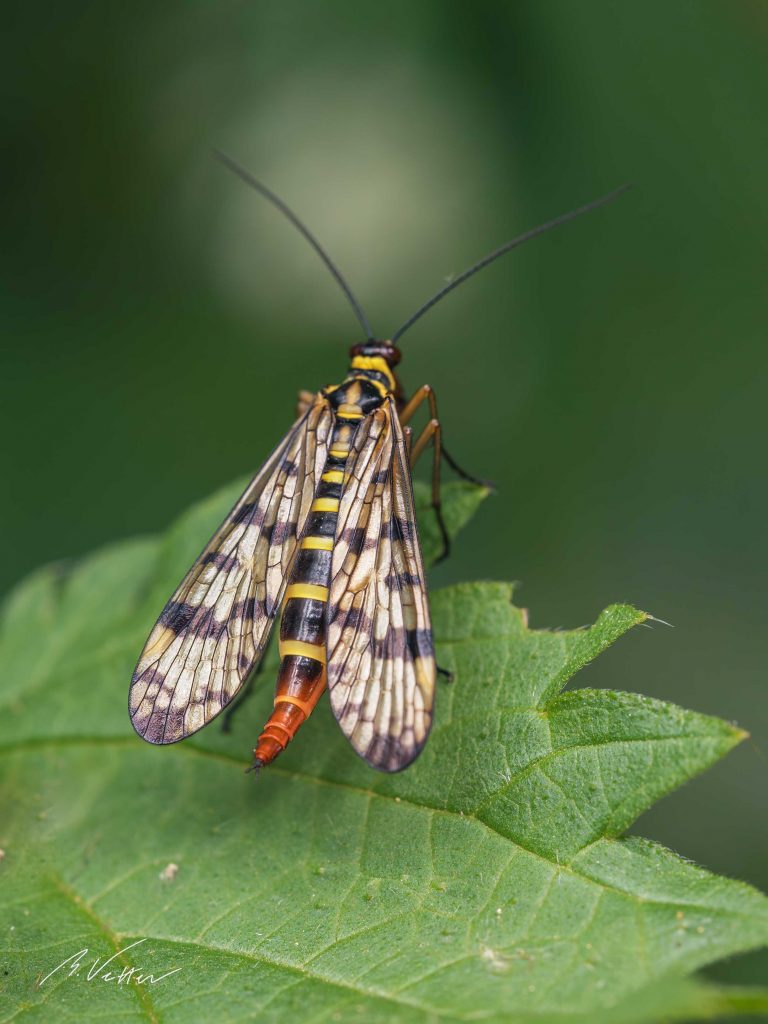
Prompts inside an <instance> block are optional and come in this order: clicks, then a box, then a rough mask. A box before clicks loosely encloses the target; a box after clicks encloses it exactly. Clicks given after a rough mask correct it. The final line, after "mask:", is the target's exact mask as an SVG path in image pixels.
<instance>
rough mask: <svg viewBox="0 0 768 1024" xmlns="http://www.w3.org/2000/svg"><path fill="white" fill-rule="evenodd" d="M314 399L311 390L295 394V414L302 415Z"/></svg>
mask: <svg viewBox="0 0 768 1024" xmlns="http://www.w3.org/2000/svg"><path fill="white" fill-rule="evenodd" d="M314 400H315V394H314V392H313V391H304V390H302V391H300V392H299V393H298V395H296V415H297V416H303V415H304V413H305V412H306V411H307V409H309V407H310V405H312V403H313V402H314Z"/></svg>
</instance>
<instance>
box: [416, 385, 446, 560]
mask: <svg viewBox="0 0 768 1024" xmlns="http://www.w3.org/2000/svg"><path fill="white" fill-rule="evenodd" d="M425 386H428V385H425ZM440 435H441V427H440V420H437V419H431V420H430V421H429V423H428V424H427V425H426V427H424V429H423V430H422V432H421V434H420V435H419V438H418V440H417V441H416V443H415V444H414V445H413V447H412V448H411V455H410V458H411V469H413V467H414V466H415V465H416V462H417V460H418V458H419V456H420V455H421V453H422V452H423V451H424V449H425V448H426V447H427V445H428V444H429V442H430V441H431V442H432V451H433V458H432V508H433V509H434V510H435V515H436V516H437V523H438V526H439V527H440V535H441V537H442V540H443V553H442V554H441V555H440V557H439V558H438V562H442V560H443V559H444V558H447V557H448V555H449V554H450V550H451V539H450V537H449V536H448V530H447V529H446V526H445V520H444V519H443V510H442V506H441V502H440V461H441V455H442V450H441V444H440Z"/></svg>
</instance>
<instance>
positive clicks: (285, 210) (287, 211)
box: [213, 149, 373, 341]
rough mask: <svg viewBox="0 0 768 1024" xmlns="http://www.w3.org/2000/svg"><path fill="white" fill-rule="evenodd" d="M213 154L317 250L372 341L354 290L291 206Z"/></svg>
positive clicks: (232, 162)
mask: <svg viewBox="0 0 768 1024" xmlns="http://www.w3.org/2000/svg"><path fill="white" fill-rule="evenodd" d="M213 154H214V156H215V157H216V159H217V160H219V161H221V163H223V164H224V166H225V167H228V168H229V170H230V171H232V172H233V174H236V175H237V176H238V178H240V179H241V180H242V181H244V182H245V183H246V185H250V186H251V188H254V189H256V191H257V192H258V193H259V194H260V195H262V196H264V198H265V199H268V200H269V202H270V203H272V205H273V206H276V207H277V208H278V210H279V211H280V212H281V213H282V214H284V215H285V216H286V217H287V218H288V220H289V221H290V222H291V224H293V226H294V227H295V228H296V229H297V230H298V231H300V232H301V234H302V235H303V236H304V237H305V238H306V240H307V241H308V242H309V244H310V245H311V246H312V248H313V249H314V250H315V252H316V253H317V255H318V256H319V257H320V259H321V260H322V261H323V263H324V264H325V265H326V267H328V269H329V270H330V272H331V273H332V274H333V276H334V277H335V278H336V281H337V283H338V285H339V287H340V288H341V290H342V291H343V292H344V294H345V295H346V296H347V299H348V300H349V304H350V306H351V307H352V309H353V310H354V311H355V316H356V317H357V319H358V320H359V321H360V326H361V327H362V328H363V330H364V331H365V336H366V338H367V339H368V341H372V340H373V331H372V330H371V326H370V324H369V323H368V318H367V317H366V315H365V313H364V312H363V310H362V307H361V306H360V303H359V302H358V301H357V299H356V298H355V296H354V295H353V294H352V289H351V288H350V287H349V285H348V284H347V282H346V281H345V280H344V277H343V275H342V273H341V271H340V270H339V268H338V267H337V266H336V264H335V263H334V262H333V260H332V259H331V257H330V256H329V255H328V253H327V252H326V251H325V249H324V248H323V247H322V245H320V243H319V242H318V240H317V239H316V238H315V236H314V235H313V234H312V232H311V231H310V230H309V228H308V227H307V226H306V225H305V224H303V223H302V222H301V221H300V220H299V218H298V217H297V216H296V214H295V213H294V212H293V210H292V209H291V208H290V207H289V206H287V205H286V204H285V203H284V202H283V200H282V199H281V198H280V197H279V196H276V195H275V193H274V192H272V191H271V190H270V189H268V188H267V186H266V185H262V183H261V182H260V181H258V179H256V178H254V176H253V175H252V174H251V172H250V171H246V169H245V168H244V167H241V166H240V164H239V163H237V161H235V160H233V159H232V157H229V156H227V154H226V153H222V152H221V150H219V149H214V151H213Z"/></svg>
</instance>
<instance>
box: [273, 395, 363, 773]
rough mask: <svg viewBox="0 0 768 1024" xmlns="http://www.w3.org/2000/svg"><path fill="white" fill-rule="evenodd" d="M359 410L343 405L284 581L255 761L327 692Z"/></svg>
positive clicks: (279, 744) (276, 746) (286, 737)
mask: <svg viewBox="0 0 768 1024" xmlns="http://www.w3.org/2000/svg"><path fill="white" fill-rule="evenodd" d="M362 416H363V413H362V410H361V409H360V408H359V407H358V406H350V405H348V404H347V405H342V406H341V407H340V408H338V409H337V413H336V421H335V423H334V427H333V431H332V434H331V438H330V443H329V447H328V457H327V459H326V463H325V467H324V469H323V473H322V476H321V477H320V483H319V486H318V488H317V491H316V492H315V499H314V501H313V503H312V509H311V511H310V514H309V518H308V520H307V526H306V529H305V532H304V535H303V537H302V539H301V541H300V543H299V551H298V554H297V556H296V560H295V562H294V564H293V568H292V570H291V575H290V577H289V579H288V586H287V589H286V592H285V598H284V603H283V614H282V621H281V623H280V669H279V672H278V676H277V686H276V688H275V710H274V711H273V712H272V715H271V716H270V718H269V721H268V722H267V724H266V725H265V726H264V731H263V732H262V734H261V736H259V741H258V743H257V744H256V749H255V750H254V752H253V754H254V764H255V765H256V766H262V765H266V764H269V763H270V762H271V761H274V759H275V758H276V757H277V756H278V754H280V753H281V752H282V751H283V750H285V748H286V747H287V745H288V744H289V743H290V741H291V740H292V739H293V737H294V736H295V735H296V732H297V731H298V729H299V727H300V726H301V725H302V724H303V723H304V722H305V721H306V720H307V718H309V716H310V714H311V713H312V711H313V709H314V707H315V705H316V704H317V702H318V700H319V699H320V697H321V695H322V693H323V690H325V687H326V682H327V677H326V667H325V662H326V625H325V624H326V618H327V617H326V605H327V601H328V587H329V583H330V576H331V559H332V557H333V545H334V538H335V536H336V523H337V520H338V514H339V502H340V500H341V493H342V487H343V484H344V474H345V466H346V463H347V459H348V457H349V452H350V449H351V447H352V442H353V440H354V437H355V433H356V432H357V427H358V424H359V421H360V419H361V417H362Z"/></svg>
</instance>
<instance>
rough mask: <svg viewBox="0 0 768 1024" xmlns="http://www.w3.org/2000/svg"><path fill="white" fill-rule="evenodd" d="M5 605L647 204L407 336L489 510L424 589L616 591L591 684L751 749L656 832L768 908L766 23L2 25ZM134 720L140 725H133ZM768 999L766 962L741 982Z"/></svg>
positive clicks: (196, 19)
mask: <svg viewBox="0 0 768 1024" xmlns="http://www.w3.org/2000/svg"><path fill="white" fill-rule="evenodd" d="M4 35H5V41H6V44H8V50H7V54H6V56H5V58H4V61H3V64H4V72H5V76H6V82H7V85H6V90H5V102H4V104H3V120H4V125H3V130H2V137H3V142H4V159H3V164H2V174H3V176H4V179H5V182H4V185H3V197H4V205H5V213H4V217H3V231H4V233H5V236H6V237H5V245H4V246H3V251H2V259H3V261H4V268H3V269H4V273H3V280H4V288H3V297H2V300H1V302H2V305H1V307H0V309H1V311H2V319H3V336H4V340H3V343H2V367H1V368H0V371H1V380H2V385H1V386H2V410H3V419H4V423H3V444H2V465H1V466H0V479H2V488H1V489H0V490H1V492H2V527H3V533H4V536H5V545H4V557H3V559H2V562H1V563H0V576H1V577H2V588H3V589H6V588H7V587H9V586H11V585H12V584H13V583H14V581H15V580H17V579H18V578H20V577H21V576H23V575H24V574H25V573H26V572H27V571H28V570H30V569H32V568H33V567H35V566H36V565H38V564H39V563H41V562H44V561H47V560H51V559H61V558H76V557H77V556H78V555H80V554H82V553H84V552H86V551H88V550H90V549H92V548H94V547H96V546H98V545H101V544H104V543H107V542H109V541H111V540H113V539H116V538H119V537H125V536H128V535H132V534H137V533H142V532H147V531H156V530H160V529H162V528H163V527H165V526H166V525H167V524H168V523H169V522H170V520H171V519H172V518H173V517H174V516H175V515H176V514H177V513H179V512H181V511H182V510H183V509H185V508H186V507H187V506H188V505H189V504H190V503H191V502H193V501H194V500H195V499H197V498H200V497H203V496H204V495H206V494H207V493H208V492H210V491H212V490H213V489H214V488H216V487H217V486H218V485H220V484H222V483H225V482H227V481H229V480H230V479H232V478H234V477H236V476H239V475H240V474H242V473H243V472H246V471H248V470H251V469H255V468H256V466H257V465H258V463H259V462H260V460H261V459H262V458H263V457H264V456H265V455H266V453H267V452H268V451H269V450H270V449H271V447H272V446H273V444H274V443H275V442H276V441H277V439H278V438H279V436H280V435H281V433H282V432H283V431H284V430H285V429H286V427H287V426H288V425H289V423H290V422H291V419H292V415H293V403H294V395H295V392H296V391H297V389H298V388H299V387H309V388H315V387H318V386H320V385H322V384H325V383H329V382H330V381H332V380H334V379H338V377H339V375H340V374H341V373H342V372H343V370H344V367H345V361H346V348H347V346H348V345H349V344H350V343H353V342H356V341H358V340H361V338H360V333H359V330H358V328H357V325H356V321H355V320H354V318H353V315H352V313H351V311H350V309H349V308H348V307H347V306H346V304H345V302H344V299H343V297H342V295H341V293H340V292H339V291H338V290H337V288H336V286H335V285H334V284H333V282H332V280H331V279H330V277H329V276H328V275H327V273H326V271H325V270H324V269H323V267H322V266H321V265H320V263H319V262H318V260H317V258H316V257H315V255H314V254H313V253H312V252H311V251H310V250H309V249H308V248H307V247H306V245H305V243H304V242H303V241H302V240H301V239H300V238H299V236H298V235H297V234H296V233H295V232H294V231H293V229H292V228H291V227H290V226H289V225H288V224H287V223H285V222H284V221H283V220H282V219H281V218H280V217H279V215H278V214H277V213H276V212H275V211H274V210H273V209H271V208H270V207H268V206H267V205H266V204H265V203H264V202H263V201H262V200H260V199H259V198H258V197H257V196H256V195H255V194H254V193H251V192H249V191H248V190H247V189H246V188H245V187H244V186H243V185H242V184H241V183H240V182H239V181H238V180H236V179H235V178H234V177H233V176H231V175H230V174H229V173H228V172H227V171H226V170H224V169H223V168H222V167H221V166H220V165H218V164H217V163H216V162H215V161H214V160H213V159H212V158H211V155H210V147H211V146H213V145H215V146H219V147H222V148H223V149H225V150H226V151H228V152H229V153H231V154H232V155H233V156H235V157H236V158H238V159H239V160H241V161H242V162H243V163H245V164H246V165H248V166H249V167H250V168H252V169H253V170H254V171H255V172H256V173H257V174H258V175H259V176H260V177H262V178H263V179H264V180H265V181H266V182H268V183H269V184H271V185H272V187H273V188H275V189H276V190H278V191H279V192H281V193H282V194H283V195H284V196H285V197H286V199H287V200H288V201H289V202H290V203H292V204H293V205H294V206H295V208H296V209H297V210H298V211H299V212H300V214H301V215H302V216H304V217H305V219H306V220H307V221H308V223H309V224H310V225H311V227H312V228H313V229H314V230H315V231H316V233H317V234H318V235H319V236H320V238H321V239H322V240H323V241H324V243H325V244H326V245H327V247H328V248H329V249H330V251H331V253H332V254H333V255H334V257H335V259H336V260H337V261H338V263H339V264H340V265H341V267H342V268H343V270H344V271H345V272H346V274H347V276H348V277H349V279H350V280H351V282H352V285H353V288H354V289H355V290H356V292H357V294H358V297H359V298H360V300H361V301H362V303H363V305H364V307H365V308H366V310H367V312H368V314H369V316H370V318H371V319H372V321H373V324H374V327H375V329H376V330H377V331H378V332H380V333H381V334H382V335H384V336H386V334H387V333H388V332H390V331H392V330H393V329H394V327H395V326H397V325H398V324H399V323H401V322H402V321H403V320H404V319H405V318H406V317H407V316H408V315H409V314H410V313H411V312H412V311H413V309H415V307H416V306H417V305H418V304H420V303H421V301H422V300H424V299H425V298H426V297H427V296H428V295H429V294H431V292H432V291H433V290H435V289H436V288H438V287H439V286H440V285H441V284H442V282H443V281H444V279H445V277H446V276H447V275H450V274H451V273H456V272H458V271H460V270H462V269H463V268H464V267H465V266H466V265H467V264H469V263H471V262H472V261H474V260H475V259H477V258H479V257H480V256H482V255H484V253H485V252H486V251H488V250H489V249H491V248H493V247H495V246H496V245H498V244H499V243H501V242H502V241H504V240H505V239H507V238H508V237H511V236H512V235H514V234H516V233H518V232H520V231H523V230H525V229H527V228H529V227H532V226H533V225H535V224H537V223H538V222H540V221H542V220H546V219H548V218H550V217H552V216H553V215H556V214H559V213H562V212H564V211H566V210H568V209H570V208H571V207H573V206H576V205H579V204H580V203H582V202H584V201H586V200H588V199H591V198H593V197H595V196H597V195H599V194H601V193H602V192H605V191H608V190H609V189H611V188H613V187H614V186H616V185H618V184H620V183H622V182H624V181H632V182H635V183H636V185H637V188H636V189H635V190H634V191H633V192H631V193H630V194H628V195H627V196H625V197H624V198H623V199H621V200H620V201H619V202H617V203H616V204H615V205H613V206H611V207H608V208H605V209H603V210H601V211H599V212H597V213H595V214H593V215H591V216H590V217H589V218H586V219H584V220H581V221H579V222H577V223H574V224H571V225H569V226H567V227H565V228H562V229H560V230H558V231H557V232H555V233H552V234H550V235H548V236H546V237H544V238H541V239H538V240H537V241H535V242H532V243H531V244H530V245H529V246H526V247H525V248H523V249H521V250H519V251H517V252H516V253H514V254H512V255H510V256H507V257H505V259H504V260H502V261H500V262H499V263H497V264H495V265H494V266H493V268H491V269H489V270H487V271H485V272H484V273H483V274H482V275H480V276H478V277H476V278H474V279H473V280H472V281H471V283H468V284H467V285H465V286H464V287H463V288H462V289H461V290H459V291H457V292H456V293H455V294H453V295H452V296H451V297H450V298H448V299H446V300H445V302H444V304H442V305H440V306H439V307H438V308H436V309H435V310H434V311H433V312H432V313H431V314H429V316H428V317H427V318H425V319H424V320H423V321H421V322H420V323H419V324H418V326H416V327H414V329H413V330H412V331H411V332H410V333H409V334H407V335H406V336H405V338H404V339H403V349H404V352H405V359H404V363H403V377H404V380H405V383H406V386H408V387H410V388H414V387H416V386H417V385H419V384H421V383H423V382H425V381H426V382H429V383H431V384H432V385H433V386H434V387H435V388H436V390H437V393H438V396H439V400H440V408H441V415H442V418H443V420H444V424H445V429H446V437H447V439H448V444H449V447H450V448H451V449H452V450H453V452H454V454H455V455H456V457H457V458H458V459H459V460H460V461H461V462H463V463H465V464H466V465H467V466H468V467H470V468H472V469H473V470H474V471H475V472H476V473H478V474H479V475H481V476H487V477H491V478H493V479H494V480H495V481H496V483H497V486H498V493H497V495H496V496H495V497H494V498H493V499H492V500H490V501H488V502H487V503H486V506H485V507H484V509H483V510H482V512H481V514H480V516H479V517H478V518H477V520H476V521H475V522H474V524H473V525H472V526H471V528H470V529H468V530H467V531H466V532H465V534H464V535H463V536H462V538H461V539H460V542H459V543H458V544H457V545H456V550H455V554H454V557H453V558H452V559H451V560H450V562H449V563H448V564H446V565H443V566H441V567H440V568H439V570H438V571H436V572H435V573H434V582H435V583H441V582H447V581H451V580H460V579H471V578H478V577H497V578H512V579H517V580H520V581H522V583H521V588H520V591H519V600H520V603H522V604H523V605H526V606H528V607H529V608H530V610H531V621H532V624H533V625H535V626H559V625H562V626H575V625H578V624H581V623H586V622H588V621H591V620H593V619H594V617H595V616H596V614H597V613H598V612H599V610H600V609H601V608H602V607H603V606H605V605H606V604H608V603H610V602H612V601H616V600H628V601H631V602H633V603H635V604H636V605H639V606H640V607H642V608H645V609H648V610H650V611H651V612H653V613H654V614H655V615H657V616H658V617H659V618H661V619H664V620H667V621H668V622H670V623H672V624H673V626H674V628H669V627H667V626H662V625H658V626H656V627H655V628H654V629H653V630H652V631H649V630H638V631H636V633H635V635H633V636H630V637H629V638H628V639H626V640H623V641H622V642H621V643H620V644H619V645H618V646H617V647H616V648H614V649H613V650H611V651H610V652H608V653H607V654H605V655H604V656H602V657H601V659H600V660H599V663H597V664H596V665H594V666H593V667H592V668H590V669H588V670H587V671H585V672H584V673H582V675H581V676H580V677H579V680H578V683H579V684H580V685H595V686H615V687H618V688H622V689H628V690H637V691H640V692H643V693H647V694H651V695H654V696H658V697H663V698H665V699H669V700H673V701H676V702H678V703H681V704H684V705H686V706H690V707H693V708H696V709H698V710H701V711H706V712H710V713H713V714H717V715H721V716H723V717H724V718H727V719H732V720H736V721H737V722H738V723H739V724H741V725H742V726H744V727H746V728H748V729H749V730H750V731H751V732H752V734H753V741H752V742H748V743H746V744H744V745H743V746H742V747H741V749H739V750H738V751H736V752H735V753H734V754H733V755H731V756H730V757H729V758H728V760H727V761H726V762H725V763H723V764H722V765H720V766H718V767H717V768H716V769H714V770H713V771H712V772H710V773H709V774H708V775H707V776H705V777H704V778H702V779H700V780H697V781H696V782H695V783H693V784H691V785H689V786H687V787H686V788H685V789H684V790H683V791H681V792H678V793H676V794H674V795H672V796H671V797H669V798H668V799H667V800H665V801H664V802H663V803H662V804H660V805H659V806H658V807H656V808H655V809H654V810H652V811H651V812H649V813H648V814H647V815H645V817H644V818H643V819H642V820H641V822H640V824H639V825H638V830H639V831H640V832H641V833H642V834H645V835H649V836H652V837H653V838H656V839H659V840H661V841H662V842H664V843H665V844H667V845H669V846H671V847H672V848H674V849H675V850H677V851H679V852H681V853H683V854H684V855H686V856H689V857H691V858H693V859H694V860H696V861H698V862H700V863H702V864H704V865H706V866H707V867H709V868H711V869H713V870H715V871H718V872H723V873H725V874H727V875H731V876H736V877H739V878H742V879H744V880H746V881H749V882H752V883H754V884H757V885H759V886H761V887H762V888H764V889H765V888H768V858H767V857H766V852H767V851H768V826H767V824H766V822H767V820H768V819H767V816H766V791H767V790H768V787H767V786H766V781H767V780H768V756H767V755H766V746H767V743H768V690H767V687H766V670H765V665H766V643H765V620H766V603H765V594H766V583H768V579H767V578H766V550H765V535H766V527H765V523H766V506H767V505H768V487H767V485H766V474H765V469H764V465H763V458H764V451H765V444H766V434H765V412H764V408H765V389H766V370H767V369H768V345H767V344H766V325H767V322H768V309H767V308H766V235H767V234H768V133H767V132H766V116H765V114H766V110H767V109H768V5H766V4H765V2H760V0H754V2H748V0H718V2H711V0H697V2H683V0H678V2H675V3H668V2H664V0H661V2H660V0H652V2H645V3H643V4H638V3H635V4H616V3H614V2H612V0H586V2H582V3H573V2H571V0H528V2H523V0H517V2H514V3H511V2H507V3H502V2H499V0H475V2H474V3H472V4H467V3H463V2H458V0H419V2H418V3H414V2H413V0H408V2H405V0H390V2H389V3H387V4H378V3H372V2H364V3H353V2H352V0H333V2H324V3H322V4H315V3H311V2H306V0H279V2H276V0H268V2H260V3H256V4H243V3H235V2H221V3H216V4H211V3H200V2H188V0H187V2H184V3H181V2H178V0H173V2H166V3H163V4H157V3H147V2H144V0H136V2H133V3H130V4H125V3H120V4H118V3H114V2H104V3H98V4H97V3H83V2H77V0H76V2H74V3H68V4H64V5H61V4H54V3H50V2H44V3H43V4H42V5H40V4H37V5H29V4H27V5H24V6H22V5H19V4H17V5H16V9H15V11H14V12H13V14H12V15H10V16H9V17H8V18H7V19H5V32H4ZM128 728H129V725H128V722H127V720H126V730H128ZM716 973H717V975H718V976H719V977H721V978H723V979H728V980H731V981H735V980H741V981H761V980H762V981H764V980H765V978H766V976H767V975H768V960H766V959H765V958H764V957H761V956H760V955H758V954H755V955H753V956H751V957H746V958H744V959H742V960H739V961H735V962H733V963H730V964H726V965H721V966H720V967H718V968H717V970H716Z"/></svg>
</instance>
